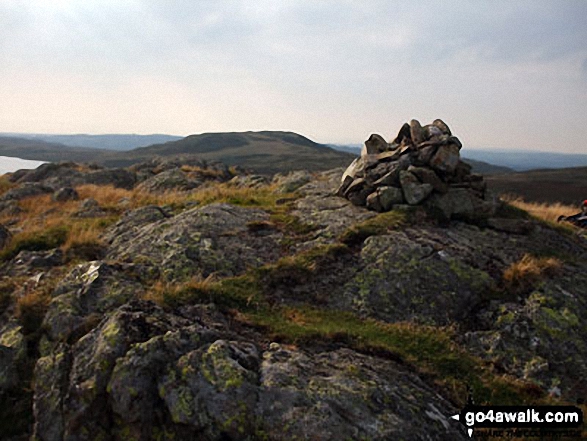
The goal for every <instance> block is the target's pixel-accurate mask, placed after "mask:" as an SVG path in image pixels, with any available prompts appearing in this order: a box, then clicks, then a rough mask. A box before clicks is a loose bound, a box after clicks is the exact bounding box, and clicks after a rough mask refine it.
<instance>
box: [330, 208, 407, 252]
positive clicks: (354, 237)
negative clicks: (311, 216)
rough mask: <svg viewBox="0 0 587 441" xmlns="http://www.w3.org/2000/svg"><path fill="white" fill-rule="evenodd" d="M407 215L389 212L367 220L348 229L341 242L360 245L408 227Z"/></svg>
mask: <svg viewBox="0 0 587 441" xmlns="http://www.w3.org/2000/svg"><path fill="white" fill-rule="evenodd" d="M407 216H408V215H407V214H406V213H405V212H403V211H388V212H387V213H380V214H378V215H377V216H375V217H372V218H370V219H367V220H366V221H363V222H360V223H358V224H355V225H353V226H352V227H350V228H348V229H347V230H346V231H345V232H344V233H343V234H342V235H341V236H340V241H341V242H342V243H344V244H346V245H349V246H352V245H359V244H361V243H363V242H364V241H365V239H367V238H368V237H370V236H377V235H380V234H385V233H387V232H389V231H392V230H397V229H398V228H400V227H402V226H403V225H406V223H407V221H408V219H407Z"/></svg>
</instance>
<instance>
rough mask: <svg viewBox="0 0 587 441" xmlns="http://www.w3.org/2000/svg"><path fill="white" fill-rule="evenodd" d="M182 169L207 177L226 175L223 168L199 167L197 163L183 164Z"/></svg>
mask: <svg viewBox="0 0 587 441" xmlns="http://www.w3.org/2000/svg"><path fill="white" fill-rule="evenodd" d="M181 170H182V171H183V172H185V173H193V174H196V175H199V176H203V177H207V178H220V177H222V176H224V173H223V172H222V171H221V170H216V169H213V168H204V167H199V166H197V165H182V166H181Z"/></svg>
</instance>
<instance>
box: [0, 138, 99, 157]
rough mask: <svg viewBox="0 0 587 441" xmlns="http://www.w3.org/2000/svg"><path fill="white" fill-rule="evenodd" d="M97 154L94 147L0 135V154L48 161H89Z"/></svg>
mask: <svg viewBox="0 0 587 441" xmlns="http://www.w3.org/2000/svg"><path fill="white" fill-rule="evenodd" d="M99 155H100V151H99V150H96V149H90V148H85V147H70V146H66V145H63V144H58V143H53V142H46V141H41V140H36V139H24V138H17V137H9V136H0V156H11V157H15V158H21V159H30V160H35V161H48V162H59V161H76V162H91V161H93V160H94V159H96V158H97V157H98V156H99Z"/></svg>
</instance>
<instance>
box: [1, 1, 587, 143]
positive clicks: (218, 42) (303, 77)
mask: <svg viewBox="0 0 587 441" xmlns="http://www.w3.org/2000/svg"><path fill="white" fill-rule="evenodd" d="M0 17H1V18H0V23H2V26H1V27H0V48H1V49H2V50H1V51H0V57H2V63H1V64H0V66H1V67H0V84H2V86H1V87H0V100H1V101H2V103H3V106H1V107H0V130H1V131H3V132H11V133H29V134H47V135H51V134H60V135H62V134H75V135H84V134H94V135H110V134H136V135H145V134H149V135H152V134H171V135H175V136H187V135H191V134H197V133H208V132H239V131H258V130H280V131H292V132H296V133H299V134H301V135H304V136H307V137H308V138H310V139H312V140H314V141H317V142H320V143H336V144H356V143H362V142H363V141H364V140H365V139H367V137H368V136H369V134H371V133H379V134H381V135H383V136H384V137H385V138H386V139H390V138H392V137H393V136H395V134H396V133H397V130H398V129H399V128H400V126H401V124H402V123H403V122H406V121H408V120H409V119H411V118H417V119H419V120H420V121H421V122H422V123H428V122H431V121H432V120H433V119H435V118H442V119H443V120H445V121H446V122H447V123H448V124H449V125H450V126H451V128H452V129H453V132H454V133H455V134H456V135H457V136H459V138H460V139H461V140H462V141H463V144H464V146H465V148H471V149H478V148H487V146H494V147H493V148H495V149H504V148H505V149H508V148H515V149H522V150H537V151H557V152H561V153H562V152H566V153H584V152H587V145H586V142H585V139H587V125H586V124H585V123H584V115H585V113H586V111H587V27H585V26H584V21H585V18H587V2H582V1H580V0H565V1H561V2H547V1H527V0H526V1H520V2H515V3H511V2H506V1H503V0H502V1H489V0H486V1H478V2H469V1H464V0H462V1H449V2H443V6H442V7H440V6H438V4H435V3H433V2H429V1H414V2H409V3H406V2H399V1H383V0H377V1H367V2H361V3H360V4H359V3H355V2H351V1H342V2H340V1H337V2H335V1H321V2H314V1H309V0H298V1H293V0H290V1H283V2H279V3H278V4H276V3H275V2H270V1H267V0H262V1H257V2H246V1H244V0H230V1H226V2H203V1H187V0H178V1H175V2H173V3H170V4H165V3H161V2H156V1H149V0H136V1H133V2H123V3H121V2H114V1H111V0H103V1H98V2H91V3H90V2H75V1H73V0H59V1H54V2H44V1H41V0H31V1H29V2H26V3H23V2H18V1H16V0H7V1H3V2H1V3H0Z"/></svg>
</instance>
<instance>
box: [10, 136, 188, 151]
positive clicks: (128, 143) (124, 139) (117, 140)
mask: <svg viewBox="0 0 587 441" xmlns="http://www.w3.org/2000/svg"><path fill="white" fill-rule="evenodd" d="M11 136H14V137H18V138H25V139H31V140H35V141H45V142H50V143H56V144H63V145H66V146H70V147H88V148H93V149H105V150H117V151H127V150H132V149H135V148H138V147H145V146H149V145H152V144H162V143H164V142H169V141H177V140H179V139H182V137H181V136H172V135H160V134H156V135H120V134H111V135H85V134H79V135H44V134H38V133H16V134H11Z"/></svg>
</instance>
